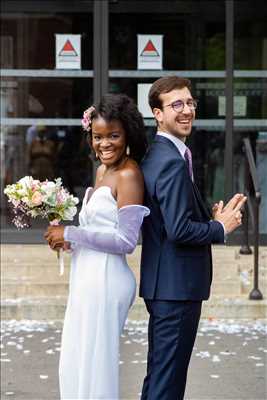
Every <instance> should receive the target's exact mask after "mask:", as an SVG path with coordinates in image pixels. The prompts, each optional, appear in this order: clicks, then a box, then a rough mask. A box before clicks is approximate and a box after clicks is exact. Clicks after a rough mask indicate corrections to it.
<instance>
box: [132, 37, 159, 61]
mask: <svg viewBox="0 0 267 400" xmlns="http://www.w3.org/2000/svg"><path fill="white" fill-rule="evenodd" d="M137 38H138V46H137V48H138V49H137V58H138V66H137V68H138V69H162V53H163V49H162V38H163V35H137Z"/></svg>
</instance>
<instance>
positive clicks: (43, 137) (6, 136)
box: [1, 125, 94, 226]
mask: <svg viewBox="0 0 267 400" xmlns="http://www.w3.org/2000/svg"><path fill="white" fill-rule="evenodd" d="M25 175H31V176H33V177H34V178H36V179H40V180H45V179H49V180H52V179H55V178H56V177H61V178H62V181H63V185H64V186H65V187H66V188H67V189H68V190H69V191H70V192H71V193H72V194H75V195H77V196H78V197H79V198H80V199H82V198H83V195H84V192H85V189H86V188H87V187H88V186H91V185H92V184H93V176H94V162H93V159H92V152H91V149H90V146H89V143H88V140H87V136H86V135H85V134H84V133H83V131H82V129H81V128H80V127H63V126H61V127H60V126H58V127H55V126H42V125H37V126H31V127H24V126H2V127H1V188H4V187H5V186H6V185H8V184H12V183H15V182H16V181H17V180H18V179H20V178H22V177H23V176H25ZM1 204H3V209H2V212H3V218H4V225H3V226H5V225H6V224H10V221H11V214H10V211H9V210H8V208H7V201H6V198H5V196H4V194H3V191H2V190H1ZM40 224H42V222H40V221H33V226H39V225H40Z"/></svg>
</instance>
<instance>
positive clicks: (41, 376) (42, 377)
mask: <svg viewBox="0 0 267 400" xmlns="http://www.w3.org/2000/svg"><path fill="white" fill-rule="evenodd" d="M47 378H48V375H40V379H47Z"/></svg>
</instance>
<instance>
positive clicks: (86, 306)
mask: <svg viewBox="0 0 267 400" xmlns="http://www.w3.org/2000/svg"><path fill="white" fill-rule="evenodd" d="M91 190H92V188H89V189H87V192H86V194H85V197H84V200H83V204H82V209H81V212H80V214H79V222H80V226H83V227H85V226H86V225H87V226H88V225H89V224H90V227H92V226H95V227H96V228H97V230H98V231H101V232H109V231H112V229H114V227H115V226H116V224H117V219H118V208H117V202H116V200H115V199H114V197H113V196H112V193H111V190H110V188H109V187H108V186H101V187H99V188H98V189H96V190H95V191H94V192H93V193H91ZM135 292H136V282H135V277H134V274H133V273H132V271H131V269H130V268H129V266H128V265H127V262H126V257H125V255H123V254H120V255H118V254H111V253H104V252H100V251H95V250H91V249H90V248H88V247H82V246H79V245H78V244H77V245H75V247H74V250H73V253H72V262H71V272H70V288H69V298H68V303H67V309H66V315H65V321H64V327H63V332H62V346H61V355H60V364H59V378H60V394H61V399H72V400H76V399H87V400H88V399H93V400H98V399H106V400H113V399H118V398H119V339H120V334H121V332H122V329H123V326H124V323H125V320H126V318H127V314H128V311H129V308H130V306H131V304H132V303H133V300H134V298H135Z"/></svg>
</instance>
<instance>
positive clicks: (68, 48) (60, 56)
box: [56, 34, 81, 69]
mask: <svg viewBox="0 0 267 400" xmlns="http://www.w3.org/2000/svg"><path fill="white" fill-rule="evenodd" d="M56 69H81V35H61V34H56Z"/></svg>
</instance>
